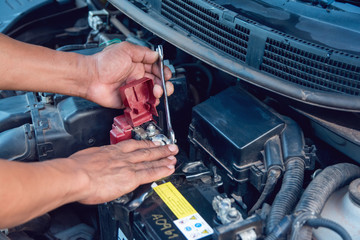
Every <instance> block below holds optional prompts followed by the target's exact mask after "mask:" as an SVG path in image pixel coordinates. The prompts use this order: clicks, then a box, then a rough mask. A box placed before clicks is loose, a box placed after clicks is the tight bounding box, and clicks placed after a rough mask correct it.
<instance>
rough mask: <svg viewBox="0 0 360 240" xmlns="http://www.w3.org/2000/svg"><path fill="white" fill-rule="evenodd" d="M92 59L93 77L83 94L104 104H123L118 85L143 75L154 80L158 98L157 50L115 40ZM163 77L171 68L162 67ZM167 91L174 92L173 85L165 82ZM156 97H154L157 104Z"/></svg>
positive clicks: (160, 90)
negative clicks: (118, 42)
mask: <svg viewBox="0 0 360 240" xmlns="http://www.w3.org/2000/svg"><path fill="white" fill-rule="evenodd" d="M89 58H90V59H91V62H92V63H93V64H92V66H94V71H95V74H94V75H95V77H94V78H93V79H90V80H89V82H88V86H87V91H86V95H85V98H87V99H89V100H91V101H93V102H96V103H98V104H100V105H102V106H104V107H111V108H122V107H124V105H123V103H122V102H121V98H120V93H119V87H120V86H122V85H125V84H126V83H128V82H130V81H133V80H137V79H140V78H143V77H148V78H150V79H153V80H154V83H155V86H154V90H153V92H154V96H155V97H156V98H160V97H161V95H162V94H163V89H162V87H161V80H160V78H159V76H160V69H159V66H158V65H157V64H156V62H157V60H158V53H157V52H154V51H152V50H150V49H149V48H146V47H143V46H137V45H133V44H131V43H128V42H122V43H120V44H114V45H111V46H109V47H107V48H105V49H104V50H103V51H102V52H100V53H97V54H95V55H92V56H90V57H89ZM164 70H165V79H166V80H169V79H170V78H171V72H170V69H169V68H168V67H165V69H164ZM166 89H167V93H168V95H171V94H172V93H173V92H174V86H173V85H172V83H170V82H166ZM158 103H159V101H157V104H158Z"/></svg>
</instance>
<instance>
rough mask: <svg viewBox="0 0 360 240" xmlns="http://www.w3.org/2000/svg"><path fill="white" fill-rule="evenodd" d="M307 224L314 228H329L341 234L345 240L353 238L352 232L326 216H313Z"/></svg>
mask: <svg viewBox="0 0 360 240" xmlns="http://www.w3.org/2000/svg"><path fill="white" fill-rule="evenodd" d="M305 225H307V226H309V227H313V228H318V227H323V228H328V229H331V230H333V231H334V232H336V233H337V234H339V235H340V237H341V238H342V239H343V240H352V238H351V236H350V234H349V233H348V232H347V231H346V229H345V228H343V227H342V226H341V225H340V224H338V223H336V222H334V221H331V220H329V219H324V218H313V219H309V220H307V221H306V223H305Z"/></svg>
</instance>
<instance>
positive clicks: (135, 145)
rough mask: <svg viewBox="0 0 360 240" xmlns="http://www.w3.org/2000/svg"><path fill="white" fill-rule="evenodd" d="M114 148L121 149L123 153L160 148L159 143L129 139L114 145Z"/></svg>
mask: <svg viewBox="0 0 360 240" xmlns="http://www.w3.org/2000/svg"><path fill="white" fill-rule="evenodd" d="M116 146H117V147H118V148H119V149H121V151H122V152H123V153H130V152H133V151H136V150H138V149H143V148H145V149H149V148H156V147H159V146H160V143H159V142H152V141H146V140H141V141H139V140H134V139H129V140H125V141H122V142H119V143H117V144H116Z"/></svg>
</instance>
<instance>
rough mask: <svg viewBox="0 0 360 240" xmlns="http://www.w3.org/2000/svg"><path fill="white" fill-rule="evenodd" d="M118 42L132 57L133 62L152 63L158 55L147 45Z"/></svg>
mask: <svg viewBox="0 0 360 240" xmlns="http://www.w3.org/2000/svg"><path fill="white" fill-rule="evenodd" d="M120 44H121V47H122V50H123V51H124V52H126V53H127V54H128V55H129V56H130V57H131V58H132V60H133V62H138V63H148V64H152V63H155V62H156V60H157V59H158V57H159V55H158V53H157V52H155V51H152V50H150V49H149V48H147V47H144V46H138V45H134V44H131V43H129V42H122V43H120Z"/></svg>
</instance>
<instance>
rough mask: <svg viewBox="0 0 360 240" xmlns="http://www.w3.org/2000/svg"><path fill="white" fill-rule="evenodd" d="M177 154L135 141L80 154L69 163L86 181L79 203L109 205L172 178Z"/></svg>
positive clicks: (173, 148) (170, 147)
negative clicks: (72, 163)
mask: <svg viewBox="0 0 360 240" xmlns="http://www.w3.org/2000/svg"><path fill="white" fill-rule="evenodd" d="M177 153H178V148H177V146H176V145H166V146H158V145H156V144H154V143H153V142H151V141H136V140H127V141H123V142H120V143H118V144H116V145H109V146H103V147H94V148H88V149H85V150H82V151H80V152H77V153H75V154H73V155H71V156H70V157H69V159H72V160H74V164H75V166H77V167H76V168H78V169H80V170H82V172H84V173H85V174H84V175H85V176H86V178H87V181H85V182H86V183H87V184H85V187H84V188H83V189H82V191H80V192H81V193H80V195H81V196H80V197H78V199H77V200H78V201H80V202H81V203H84V204H98V203H103V202H108V201H111V200H114V199H116V198H118V197H120V196H122V195H124V194H126V193H129V192H131V191H133V190H134V189H136V188H137V187H138V186H139V185H141V184H145V183H149V182H153V181H155V180H158V179H160V178H163V177H166V176H169V175H171V174H172V173H173V172H174V165H175V163H176V158H175V157H174V155H175V154H177Z"/></svg>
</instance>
